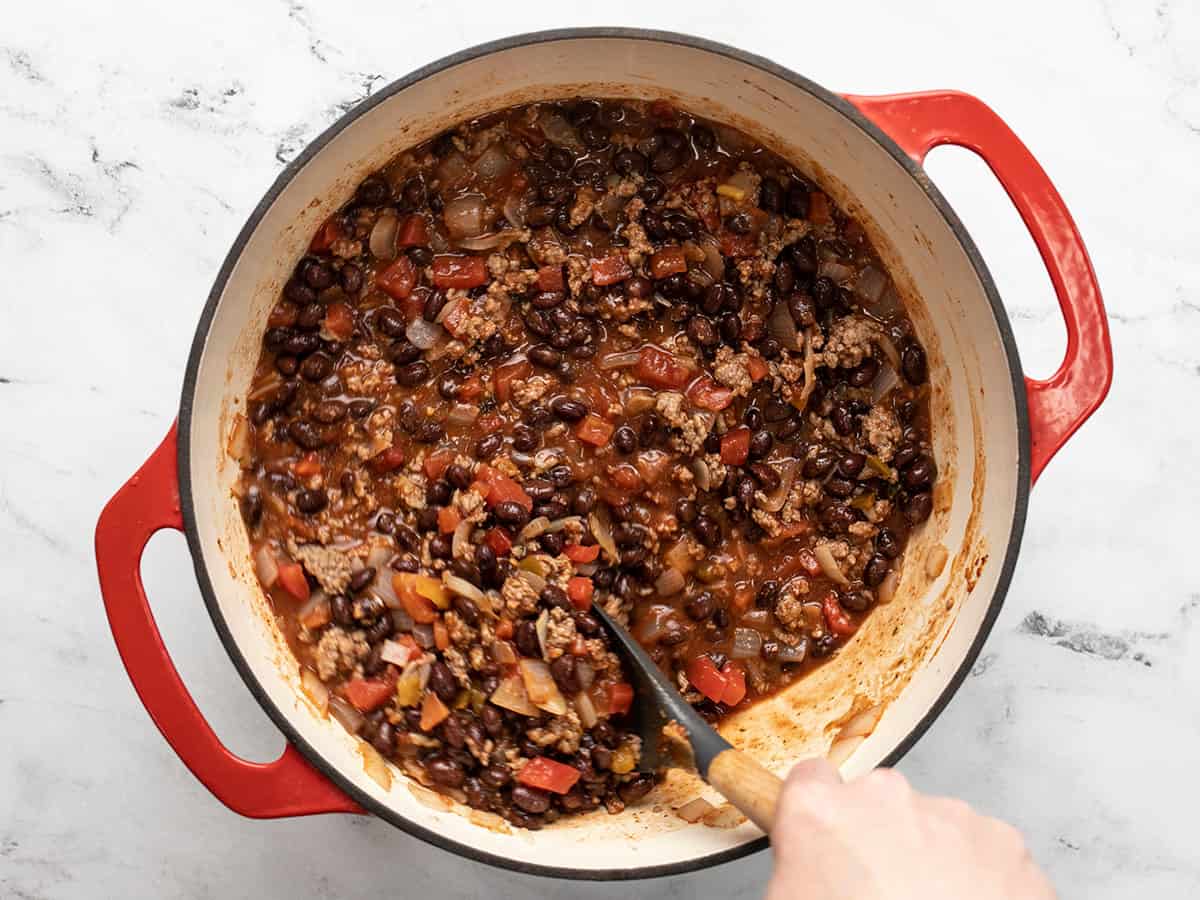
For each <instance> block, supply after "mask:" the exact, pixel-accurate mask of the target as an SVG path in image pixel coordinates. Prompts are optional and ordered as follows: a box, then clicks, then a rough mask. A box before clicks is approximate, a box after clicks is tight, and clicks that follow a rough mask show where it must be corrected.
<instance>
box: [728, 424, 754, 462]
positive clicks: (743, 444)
mask: <svg viewBox="0 0 1200 900" xmlns="http://www.w3.org/2000/svg"><path fill="white" fill-rule="evenodd" d="M749 456H750V429H749V428H745V427H742V428H735V429H733V431H727V432H725V434H723V435H721V462H723V463H725V465H727V466H740V465H743V464H744V463H745V462H746V460H747V458H749Z"/></svg>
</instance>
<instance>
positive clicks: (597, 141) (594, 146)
mask: <svg viewBox="0 0 1200 900" xmlns="http://www.w3.org/2000/svg"><path fill="white" fill-rule="evenodd" d="M579 139H580V140H582V141H583V144H584V146H585V147H587V148H588V149H589V150H603V149H604V148H605V147H607V146H608V141H609V131H608V129H607V128H606V127H605V126H603V125H601V124H600V123H599V122H588V123H587V124H585V125H584V126H583V127H582V128H580V129H579Z"/></svg>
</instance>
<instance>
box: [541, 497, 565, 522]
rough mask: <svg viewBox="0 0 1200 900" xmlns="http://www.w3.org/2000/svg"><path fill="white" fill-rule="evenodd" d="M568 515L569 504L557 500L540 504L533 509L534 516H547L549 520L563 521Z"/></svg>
mask: <svg viewBox="0 0 1200 900" xmlns="http://www.w3.org/2000/svg"><path fill="white" fill-rule="evenodd" d="M566 514H567V504H565V503H562V502H559V501H557V500H550V501H548V502H546V503H538V504H535V505H534V507H533V516H534V518H537V517H538V516H545V517H546V518H547V519H561V518H562V517H563V516H565V515H566Z"/></svg>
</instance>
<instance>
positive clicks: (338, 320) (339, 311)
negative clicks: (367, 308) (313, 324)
mask: <svg viewBox="0 0 1200 900" xmlns="http://www.w3.org/2000/svg"><path fill="white" fill-rule="evenodd" d="M323 327H324V330H325V331H326V332H327V333H329V334H330V335H332V336H333V337H334V338H336V339H337V340H339V341H344V340H346V339H347V338H348V337H350V335H351V334H353V333H354V313H353V312H351V311H350V307H349V306H347V305H346V304H345V303H330V304H329V306H328V307H327V308H326V310H325V322H324V325H323Z"/></svg>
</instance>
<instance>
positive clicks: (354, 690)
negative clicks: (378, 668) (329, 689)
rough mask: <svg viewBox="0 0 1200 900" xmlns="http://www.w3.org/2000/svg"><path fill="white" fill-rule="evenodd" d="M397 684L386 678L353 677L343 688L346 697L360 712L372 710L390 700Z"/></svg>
mask: <svg viewBox="0 0 1200 900" xmlns="http://www.w3.org/2000/svg"><path fill="white" fill-rule="evenodd" d="M395 689H396V685H395V684H394V683H393V682H391V681H388V680H387V679H384V678H353V679H351V680H350V681H347V682H346V684H345V687H344V688H343V690H344V691H345V693H346V699H347V700H349V701H350V703H351V705H352V706H353V707H354V708H355V709H357V710H358V711H359V712H371V711H372V710H376V709H379V707H381V706H383V704H385V703H387V702H388V699H389V698H390V697H391V696H392V692H393V691H394V690H395Z"/></svg>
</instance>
